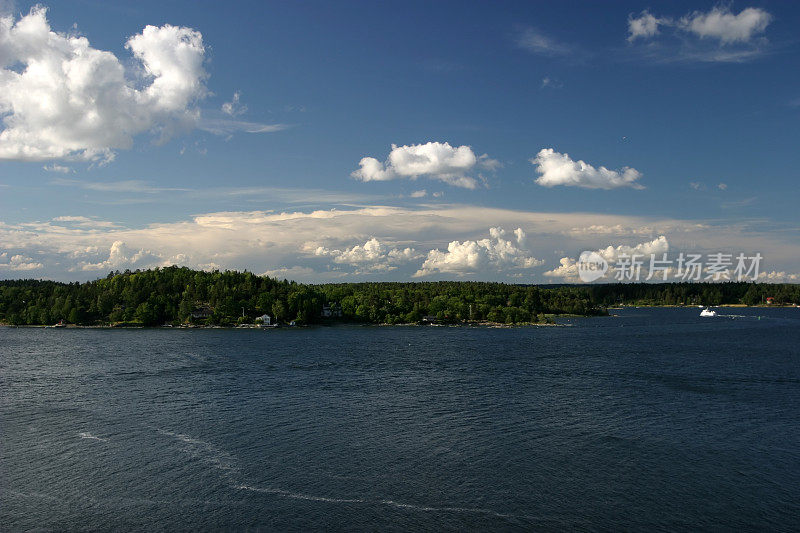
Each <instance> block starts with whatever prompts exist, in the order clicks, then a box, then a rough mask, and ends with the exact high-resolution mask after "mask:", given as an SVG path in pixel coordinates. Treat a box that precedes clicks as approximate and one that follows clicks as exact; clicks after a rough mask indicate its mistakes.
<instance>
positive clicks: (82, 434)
mask: <svg viewBox="0 0 800 533" xmlns="http://www.w3.org/2000/svg"><path fill="white" fill-rule="evenodd" d="M78 436H79V437H80V438H82V439H89V440H96V441H100V442H108V439H104V438H102V437H96V436H94V435H92V434H91V433H89V432H88V431H82V432H80V433H78Z"/></svg>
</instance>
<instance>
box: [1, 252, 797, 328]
mask: <svg viewBox="0 0 800 533" xmlns="http://www.w3.org/2000/svg"><path fill="white" fill-rule="evenodd" d="M766 298H772V300H771V301H772V302H774V303H775V304H776V305H777V304H785V303H790V302H800V286H798V285H772V284H770V285H767V284H754V283H715V284H707V283H662V284H611V285H580V286H578V285H561V286H536V285H512V284H505V283H488V282H472V281H462V282H457V281H442V282H423V283H389V282H386V283H384V282H376V283H335V284H321V285H310V284H301V283H296V282H294V281H288V280H282V281H281V280H277V279H273V278H269V277H265V276H257V275H255V274H253V273H250V272H234V271H212V272H206V271H196V270H191V269H189V268H185V267H174V266H173V267H166V268H160V269H153V270H144V271H135V272H130V271H125V272H112V273H110V274H109V275H108V276H107V277H106V278H103V279H98V280H95V281H90V282H86V283H62V282H56V281H43V280H9V281H0V321H2V322H4V323H6V324H19V325H42V324H45V325H46V324H53V323H56V322H59V321H64V322H66V323H70V324H78V325H105V324H112V325H113V324H118V325H144V326H154V325H161V324H186V323H199V324H213V325H222V326H230V325H236V324H242V323H253V322H254V321H255V319H256V317H258V316H261V315H264V314H268V315H270V316H271V317H272V319H273V321H277V322H283V323H287V322H290V321H296V322H297V323H303V324H314V323H320V322H325V321H327V320H330V319H326V318H323V316H322V309H323V307H324V306H331V305H333V306H335V307H336V308H337V309H341V317H340V318H339V320H343V321H353V322H361V323H373V324H377V323H388V324H398V323H413V322H419V321H421V320H423V319H427V320H434V321H437V322H442V323H463V322H470V321H474V322H480V321H491V322H501V323H508V324H514V323H527V322H542V321H546V320H547V319H548V317H549V316H550V315H555V314H572V315H582V316H591V315H600V314H605V313H606V311H605V309H606V308H608V307H613V306H616V305H693V304H703V305H720V304H735V303H743V304H748V305H754V304H759V303H762V302H766ZM198 310H202V311H203V312H202V313H198Z"/></svg>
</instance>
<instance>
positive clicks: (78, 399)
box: [0, 309, 800, 531]
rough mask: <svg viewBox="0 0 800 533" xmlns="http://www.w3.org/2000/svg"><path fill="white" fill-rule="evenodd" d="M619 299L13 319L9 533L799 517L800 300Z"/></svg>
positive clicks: (784, 520)
mask: <svg viewBox="0 0 800 533" xmlns="http://www.w3.org/2000/svg"><path fill="white" fill-rule="evenodd" d="M615 312H616V313H618V314H619V315H620V316H616V317H608V318H594V319H573V320H568V321H564V322H565V323H568V324H570V327H561V328H555V327H538V328H536V327H529V328H515V329H488V328H447V327H430V328H418V327H397V328H383V327H320V328H308V329H283V330H271V331H256V330H75V329H66V330H63V329H62V330H58V329H39V328H37V329H25V328H20V329H12V328H0V461H1V462H0V529H3V530H12V531H17V530H28V529H58V530H74V529H92V530H94V529H116V530H120V529H125V530H146V531H159V530H169V531H174V530H186V529H204V530H220V529H224V530H230V529H236V530H240V529H250V530H278V531H286V530H309V529H339V530H402V531H405V530H418V529H436V530H486V529H491V530H513V529H536V530H564V529H570V530H620V529H626V530H641V531H653V530H675V529H682V530H698V529H701V530H702V529H705V530H709V529H710V530H736V529H749V530H752V529H771V530H796V529H798V528H800V348H799V346H800V309H745V310H742V309H720V310H719V312H720V314H725V315H728V316H720V317H717V318H713V319H702V318H700V317H698V316H697V315H698V313H699V310H695V309H627V310H624V311H615ZM731 315H735V316H731ZM759 316H760V317H761V318H759Z"/></svg>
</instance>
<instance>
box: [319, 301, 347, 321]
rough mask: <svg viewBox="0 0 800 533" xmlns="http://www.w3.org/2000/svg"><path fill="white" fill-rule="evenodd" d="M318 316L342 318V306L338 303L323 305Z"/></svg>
mask: <svg viewBox="0 0 800 533" xmlns="http://www.w3.org/2000/svg"><path fill="white" fill-rule="evenodd" d="M320 316H321V317H322V318H342V306H341V305H339V304H333V305H323V306H322V313H320Z"/></svg>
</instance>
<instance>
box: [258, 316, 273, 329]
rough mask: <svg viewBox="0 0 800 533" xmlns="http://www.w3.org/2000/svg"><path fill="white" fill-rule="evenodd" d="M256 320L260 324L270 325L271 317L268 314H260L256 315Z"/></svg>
mask: <svg viewBox="0 0 800 533" xmlns="http://www.w3.org/2000/svg"><path fill="white" fill-rule="evenodd" d="M256 322H257V323H260V324H261V325H262V326H271V325H272V317H271V316H269V315H261V316H257V317H256Z"/></svg>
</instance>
